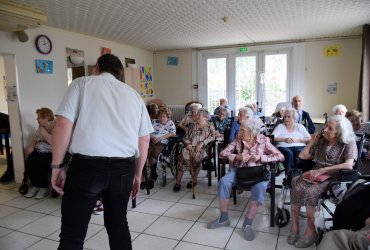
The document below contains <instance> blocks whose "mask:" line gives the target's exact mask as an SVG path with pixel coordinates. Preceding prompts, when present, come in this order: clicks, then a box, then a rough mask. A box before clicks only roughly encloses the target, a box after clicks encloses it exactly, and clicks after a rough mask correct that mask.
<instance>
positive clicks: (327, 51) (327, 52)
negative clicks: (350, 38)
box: [324, 45, 340, 57]
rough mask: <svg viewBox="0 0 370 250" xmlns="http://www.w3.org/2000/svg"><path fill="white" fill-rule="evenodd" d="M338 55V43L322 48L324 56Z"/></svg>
mask: <svg viewBox="0 0 370 250" xmlns="http://www.w3.org/2000/svg"><path fill="white" fill-rule="evenodd" d="M333 56H340V48H339V45H330V46H326V47H325V48H324V57H333Z"/></svg>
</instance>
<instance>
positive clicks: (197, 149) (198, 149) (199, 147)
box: [195, 142, 203, 153]
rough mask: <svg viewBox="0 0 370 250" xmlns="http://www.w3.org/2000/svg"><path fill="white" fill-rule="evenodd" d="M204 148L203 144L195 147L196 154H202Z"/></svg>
mask: <svg viewBox="0 0 370 250" xmlns="http://www.w3.org/2000/svg"><path fill="white" fill-rule="evenodd" d="M202 147H203V142H200V143H198V144H197V146H196V147H195V152H196V153H198V152H200V150H201V149H202Z"/></svg>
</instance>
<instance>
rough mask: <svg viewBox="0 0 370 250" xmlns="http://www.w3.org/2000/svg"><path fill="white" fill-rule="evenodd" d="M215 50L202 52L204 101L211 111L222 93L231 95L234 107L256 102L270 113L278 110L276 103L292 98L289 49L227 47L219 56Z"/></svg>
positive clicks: (232, 106) (263, 111)
mask: <svg viewBox="0 0 370 250" xmlns="http://www.w3.org/2000/svg"><path fill="white" fill-rule="evenodd" d="M219 51H220V50H218V51H215V52H214V53H215V54H217V53H218V52H219ZM212 52H213V51H207V52H203V53H202V54H203V55H202V58H203V59H202V63H203V65H202V67H201V68H204V69H206V71H205V72H203V74H204V75H203V76H204V79H205V80H203V84H204V85H205V86H204V87H205V88H204V89H205V93H204V99H203V102H204V104H205V106H206V107H208V110H209V111H210V112H211V113H213V110H214V109H215V108H216V107H217V106H218V104H219V103H218V100H219V99H220V98H222V97H226V98H228V100H229V105H230V107H231V108H232V109H233V110H234V111H237V110H238V109H239V108H241V107H243V106H245V105H247V104H250V103H256V104H258V108H259V109H260V112H261V113H262V114H265V115H267V116H269V115H271V114H272V113H273V112H275V108H276V105H277V103H279V102H286V101H288V100H289V98H290V96H291V94H290V93H291V92H292V91H291V89H290V88H291V85H290V79H289V76H290V74H291V73H290V67H289V65H290V54H291V53H290V50H289V49H284V50H279V51H276V50H262V51H250V52H248V53H235V49H232V50H230V49H225V50H223V51H222V52H223V54H222V55H219V56H217V55H214V54H213V53H212ZM225 52H228V53H225ZM236 113H237V112H235V114H236Z"/></svg>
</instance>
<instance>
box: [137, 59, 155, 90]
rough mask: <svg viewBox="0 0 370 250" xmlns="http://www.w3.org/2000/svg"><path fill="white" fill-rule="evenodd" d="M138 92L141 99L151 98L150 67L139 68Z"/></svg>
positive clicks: (151, 79)
mask: <svg viewBox="0 0 370 250" xmlns="http://www.w3.org/2000/svg"><path fill="white" fill-rule="evenodd" d="M140 90H141V91H140V92H141V93H140V94H141V96H142V97H152V96H153V94H154V90H153V77H152V68H151V67H146V66H140Z"/></svg>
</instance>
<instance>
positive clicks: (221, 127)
mask: <svg viewBox="0 0 370 250" xmlns="http://www.w3.org/2000/svg"><path fill="white" fill-rule="evenodd" d="M211 121H212V122H213V125H214V126H215V129H216V134H215V136H216V139H221V140H223V139H224V132H225V128H226V127H228V126H230V120H229V119H228V118H227V109H226V108H223V107H221V108H220V110H219V111H218V115H217V116H213V117H212V118H211Z"/></svg>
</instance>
